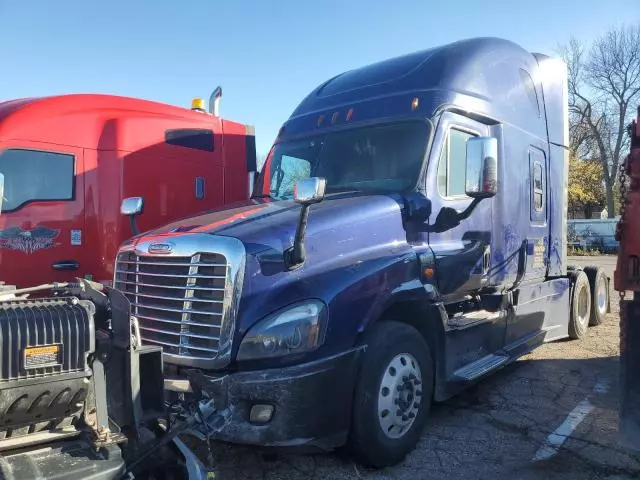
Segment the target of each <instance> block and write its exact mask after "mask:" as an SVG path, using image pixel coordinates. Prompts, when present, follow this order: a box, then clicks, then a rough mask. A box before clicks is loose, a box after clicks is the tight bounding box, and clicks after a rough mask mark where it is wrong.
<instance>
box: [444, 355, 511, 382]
mask: <svg viewBox="0 0 640 480" xmlns="http://www.w3.org/2000/svg"><path fill="white" fill-rule="evenodd" d="M508 361H509V357H508V356H506V355H496V354H493V353H492V354H490V355H487V356H485V357H482V358H480V359H478V360H476V361H475V362H473V363H470V364H468V365H465V366H464V367H462V368H459V369H458V370H456V371H455V372H454V373H453V375H454V378H456V379H457V380H458V381H464V382H473V381H474V380H477V379H478V378H480V377H482V376H484V375H486V374H487V373H489V372H492V371H494V370H497V369H499V368H500V367H502V366H503V365H505V364H506V363H507V362H508Z"/></svg>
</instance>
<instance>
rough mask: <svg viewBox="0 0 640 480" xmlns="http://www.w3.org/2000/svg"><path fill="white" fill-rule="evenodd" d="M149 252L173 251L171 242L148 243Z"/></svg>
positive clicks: (166, 252) (162, 253) (162, 252)
mask: <svg viewBox="0 0 640 480" xmlns="http://www.w3.org/2000/svg"><path fill="white" fill-rule="evenodd" d="M148 251H149V253H155V254H160V255H167V254H169V253H171V252H172V251H173V244H172V243H152V244H151V245H149V249H148Z"/></svg>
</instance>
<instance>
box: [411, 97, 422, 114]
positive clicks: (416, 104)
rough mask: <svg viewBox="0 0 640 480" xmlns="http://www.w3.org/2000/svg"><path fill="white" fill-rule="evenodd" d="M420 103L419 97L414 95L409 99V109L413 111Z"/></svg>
mask: <svg viewBox="0 0 640 480" xmlns="http://www.w3.org/2000/svg"><path fill="white" fill-rule="evenodd" d="M419 105H420V99H419V98H418V97H414V98H413V100H411V111H412V112H413V111H415V110H417V109H418V106H419Z"/></svg>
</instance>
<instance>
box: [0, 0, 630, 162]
mask: <svg viewBox="0 0 640 480" xmlns="http://www.w3.org/2000/svg"><path fill="white" fill-rule="evenodd" d="M638 20H640V0H582V1H578V0H530V1H528V2H519V1H506V0H493V1H482V2H480V1H477V0H444V1H437V2H436V1H428V0H422V1H420V0H405V1H402V0H397V1H396V2H392V1H383V0H368V1H367V0H324V1H309V0H298V1H293V0H245V1H239V0H235V1H234V0H182V1H178V0H147V1H142V0H106V1H100V0H93V1H91V0H0V21H1V23H0V44H1V45H2V49H1V50H0V59H1V60H0V71H1V75H0V100H5V99H10V98H17V97H23V96H38V95H50V94H56V93H70V92H98V93H115V94H120V95H131V96H135V97H142V98H148V99H153V100H159V101H162V102H166V103H171V104H177V105H183V106H189V105H190V101H191V98H192V97H194V96H202V97H205V98H207V99H208V97H209V94H210V93H211V91H212V90H213V88H215V87H216V85H221V86H222V88H223V93H224V96H223V99H222V103H221V114H222V116H224V117H227V118H230V119H233V120H238V121H242V122H246V123H251V124H253V125H255V127H256V140H257V145H258V151H259V153H262V154H264V153H266V152H267V151H268V149H269V146H270V144H271V142H272V141H273V139H274V137H275V135H276V133H277V130H278V128H279V126H280V125H281V124H282V122H284V121H285V120H286V118H287V117H288V116H289V114H290V113H291V111H292V110H293V109H294V108H295V106H296V104H297V102H298V101H299V100H301V99H302V97H303V96H305V95H306V94H307V93H308V92H309V91H310V90H311V89H312V88H314V87H315V86H316V85H317V84H319V83H321V82H322V81H324V80H326V79H327V78H329V77H331V76H333V75H335V74H337V73H340V72H342V71H345V70H348V69H351V68H355V67H358V66H361V65H365V64H368V63H371V62H375V61H377V60H381V59H384V58H388V57H391V56H395V55H401V54H403V53H407V52H411V51H415V50H419V49H423V48H428V47H431V46H434V45H437V44H441V43H446V42H449V41H454V40H457V39H460V38H466V37H472V36H484V35H491V36H501V37H505V38H508V39H510V40H513V41H516V42H518V43H520V44H521V45H522V46H523V47H525V48H527V49H530V50H534V51H540V52H544V53H553V50H554V49H555V48H556V46H557V45H558V43H562V42H566V41H567V40H568V39H569V37H570V35H575V36H576V37H577V38H579V39H581V40H585V41H589V40H590V39H592V38H594V37H595V36H597V35H599V34H601V33H603V32H604V31H605V30H606V29H607V28H608V27H610V26H614V25H620V24H622V23H623V22H635V21H638Z"/></svg>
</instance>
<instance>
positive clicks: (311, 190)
mask: <svg viewBox="0 0 640 480" xmlns="http://www.w3.org/2000/svg"><path fill="white" fill-rule="evenodd" d="M326 189H327V179H326V178H322V177H311V178H305V179H304V180H299V181H297V182H296V185H295V187H294V188H293V200H294V201H295V202H296V203H299V204H301V205H302V208H300V219H299V220H298V226H297V228H296V234H295V237H294V238H293V245H292V246H291V248H289V249H288V250H286V251H285V252H284V255H285V256H284V259H285V263H286V265H287V268H288V269H289V270H293V269H294V268H297V267H299V266H300V265H302V264H303V263H304V260H305V258H306V257H307V251H306V249H305V246H304V236H305V233H306V231H307V219H308V218H309V208H311V205H312V204H314V203H318V202H321V201H322V200H324V193H325V190H326Z"/></svg>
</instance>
